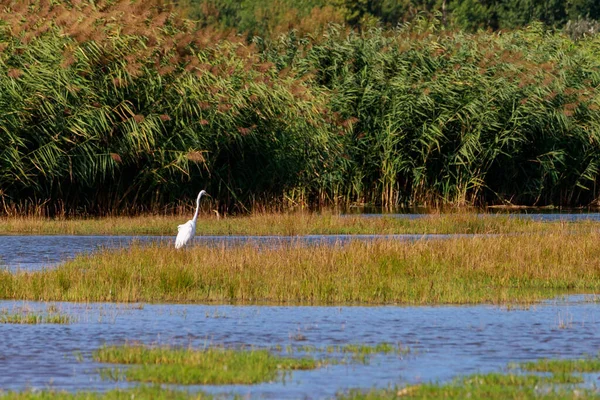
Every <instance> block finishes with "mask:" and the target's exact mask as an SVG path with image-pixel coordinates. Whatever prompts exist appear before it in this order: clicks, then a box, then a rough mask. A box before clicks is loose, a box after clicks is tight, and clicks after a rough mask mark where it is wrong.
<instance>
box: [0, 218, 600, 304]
mask: <svg viewBox="0 0 600 400" xmlns="http://www.w3.org/2000/svg"><path fill="white" fill-rule="evenodd" d="M599 241H600V233H598V232H590V233H572V232H571V230H570V228H569V226H565V227H562V228H561V227H560V226H556V227H555V231H554V232H551V233H550V232H548V233H541V234H526V235H498V236H488V237H458V238H449V239H444V240H419V241H414V242H404V241H398V240H378V241H375V242H370V243H366V242H361V241H354V242H350V243H348V244H333V245H329V244H326V245H325V244H324V245H311V246H306V245H302V244H297V243H292V244H284V245H276V244H273V245H272V246H266V247H264V248H262V249H261V251H257V250H256V247H255V245H253V244H246V245H240V246H230V247H224V246H192V247H190V248H187V249H184V251H176V250H175V249H174V248H173V247H172V246H168V245H149V246H141V245H133V246H132V247H130V248H127V249H119V250H104V251H101V252H99V253H96V254H91V255H82V256H79V257H76V258H75V259H74V260H71V261H68V262H66V263H65V264H63V265H61V266H58V267H56V268H52V269H48V270H45V271H37V272H23V271H22V272H15V273H11V272H8V271H0V298H3V299H25V300H38V301H39V300H41V301H118V302H168V303H198V302H202V303H209V302H212V303H254V304H256V303H271V304H473V303H503V304H506V303H516V302H520V303H527V302H536V301H539V300H541V299H544V298H548V297H553V296H556V295H560V294H575V293H580V294H587V293H597V292H598V291H600V271H599V270H598V268H597V265H598V260H599V259H600V246H598V242H599Z"/></svg>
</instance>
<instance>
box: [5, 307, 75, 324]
mask: <svg viewBox="0 0 600 400" xmlns="http://www.w3.org/2000/svg"><path fill="white" fill-rule="evenodd" d="M72 322H73V317H71V316H70V315H67V314H63V313H61V312H59V311H58V309H56V308H55V307H54V306H51V307H48V309H47V310H46V312H45V313H44V312H39V311H34V310H31V309H29V308H26V307H17V308H15V309H13V310H12V311H11V310H8V309H1V310H0V324H30V325H35V324H70V323H72Z"/></svg>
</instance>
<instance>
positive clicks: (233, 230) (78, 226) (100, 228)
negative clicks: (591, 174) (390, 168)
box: [0, 211, 598, 236]
mask: <svg viewBox="0 0 600 400" xmlns="http://www.w3.org/2000/svg"><path fill="white" fill-rule="evenodd" d="M192 213H193V211H191V212H190V213H186V214H184V215H181V216H156V215H146V216H140V217H105V218H95V219H83V218H81V219H64V218H62V219H61V218H58V219H49V218H37V217H10V218H8V217H4V218H0V232H2V234H23V235H42V234H43V235H53V234H69V235H100V234H102V235H167V236H175V235H176V234H177V225H179V224H182V223H184V222H185V221H187V220H188V219H190V218H191V216H192ZM564 225H567V226H569V227H570V229H573V230H578V231H585V232H589V231H592V230H594V229H597V228H598V224H597V223H594V222H591V221H581V222H576V223H565V222H560V221H558V222H540V221H534V220H531V219H527V218H513V217H510V216H508V215H477V214H474V213H468V212H456V213H449V214H440V213H439V212H436V213H432V214H427V215H423V216H422V217H421V218H415V219H410V218H395V217H385V216H383V217H380V218H364V217H361V216H351V215H339V214H333V213H320V214H319V213H302V212H297V213H265V214H260V213H259V214H252V215H249V216H238V217H226V218H216V216H215V215H210V214H208V212H206V213H205V214H204V215H200V217H199V220H198V224H197V227H196V234H197V235H307V234H427V233H429V234H449V233H516V232H552V231H554V230H556V229H560V227H563V226H564Z"/></svg>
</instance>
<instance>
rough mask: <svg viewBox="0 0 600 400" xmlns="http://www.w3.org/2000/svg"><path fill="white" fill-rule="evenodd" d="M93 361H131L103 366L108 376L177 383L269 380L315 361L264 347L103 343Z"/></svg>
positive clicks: (306, 366) (307, 366) (316, 364)
mask: <svg viewBox="0 0 600 400" xmlns="http://www.w3.org/2000/svg"><path fill="white" fill-rule="evenodd" d="M93 357H94V359H95V360H96V361H99V362H104V363H114V364H134V366H132V367H128V368H113V369H104V370H103V371H102V373H101V374H102V376H103V377H104V378H109V379H120V378H122V377H123V378H125V379H126V380H128V381H137V382H152V383H177V384H212V385H222V384H252V383H259V382H268V381H272V380H274V379H276V378H278V376H282V375H281V374H279V372H280V371H281V372H285V371H292V370H306V369H315V368H318V367H319V365H320V364H319V363H318V362H317V361H315V360H314V359H309V358H290V357H278V356H275V355H273V354H271V353H270V352H269V351H268V350H259V349H251V350H244V349H241V350H234V349H225V348H206V349H203V350H194V349H190V348H173V347H146V346H142V345H136V344H134V345H123V346H105V347H102V348H100V349H99V350H97V351H95V352H94V354H93Z"/></svg>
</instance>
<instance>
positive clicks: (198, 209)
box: [194, 194, 202, 221]
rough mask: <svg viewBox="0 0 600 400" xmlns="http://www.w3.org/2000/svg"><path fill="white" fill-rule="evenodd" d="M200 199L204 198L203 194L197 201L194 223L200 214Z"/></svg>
mask: <svg viewBox="0 0 600 400" xmlns="http://www.w3.org/2000/svg"><path fill="white" fill-rule="evenodd" d="M200 197H202V194H199V195H198V198H197V199H196V212H195V213H194V221H196V220H197V219H198V212H199V211H200Z"/></svg>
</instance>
